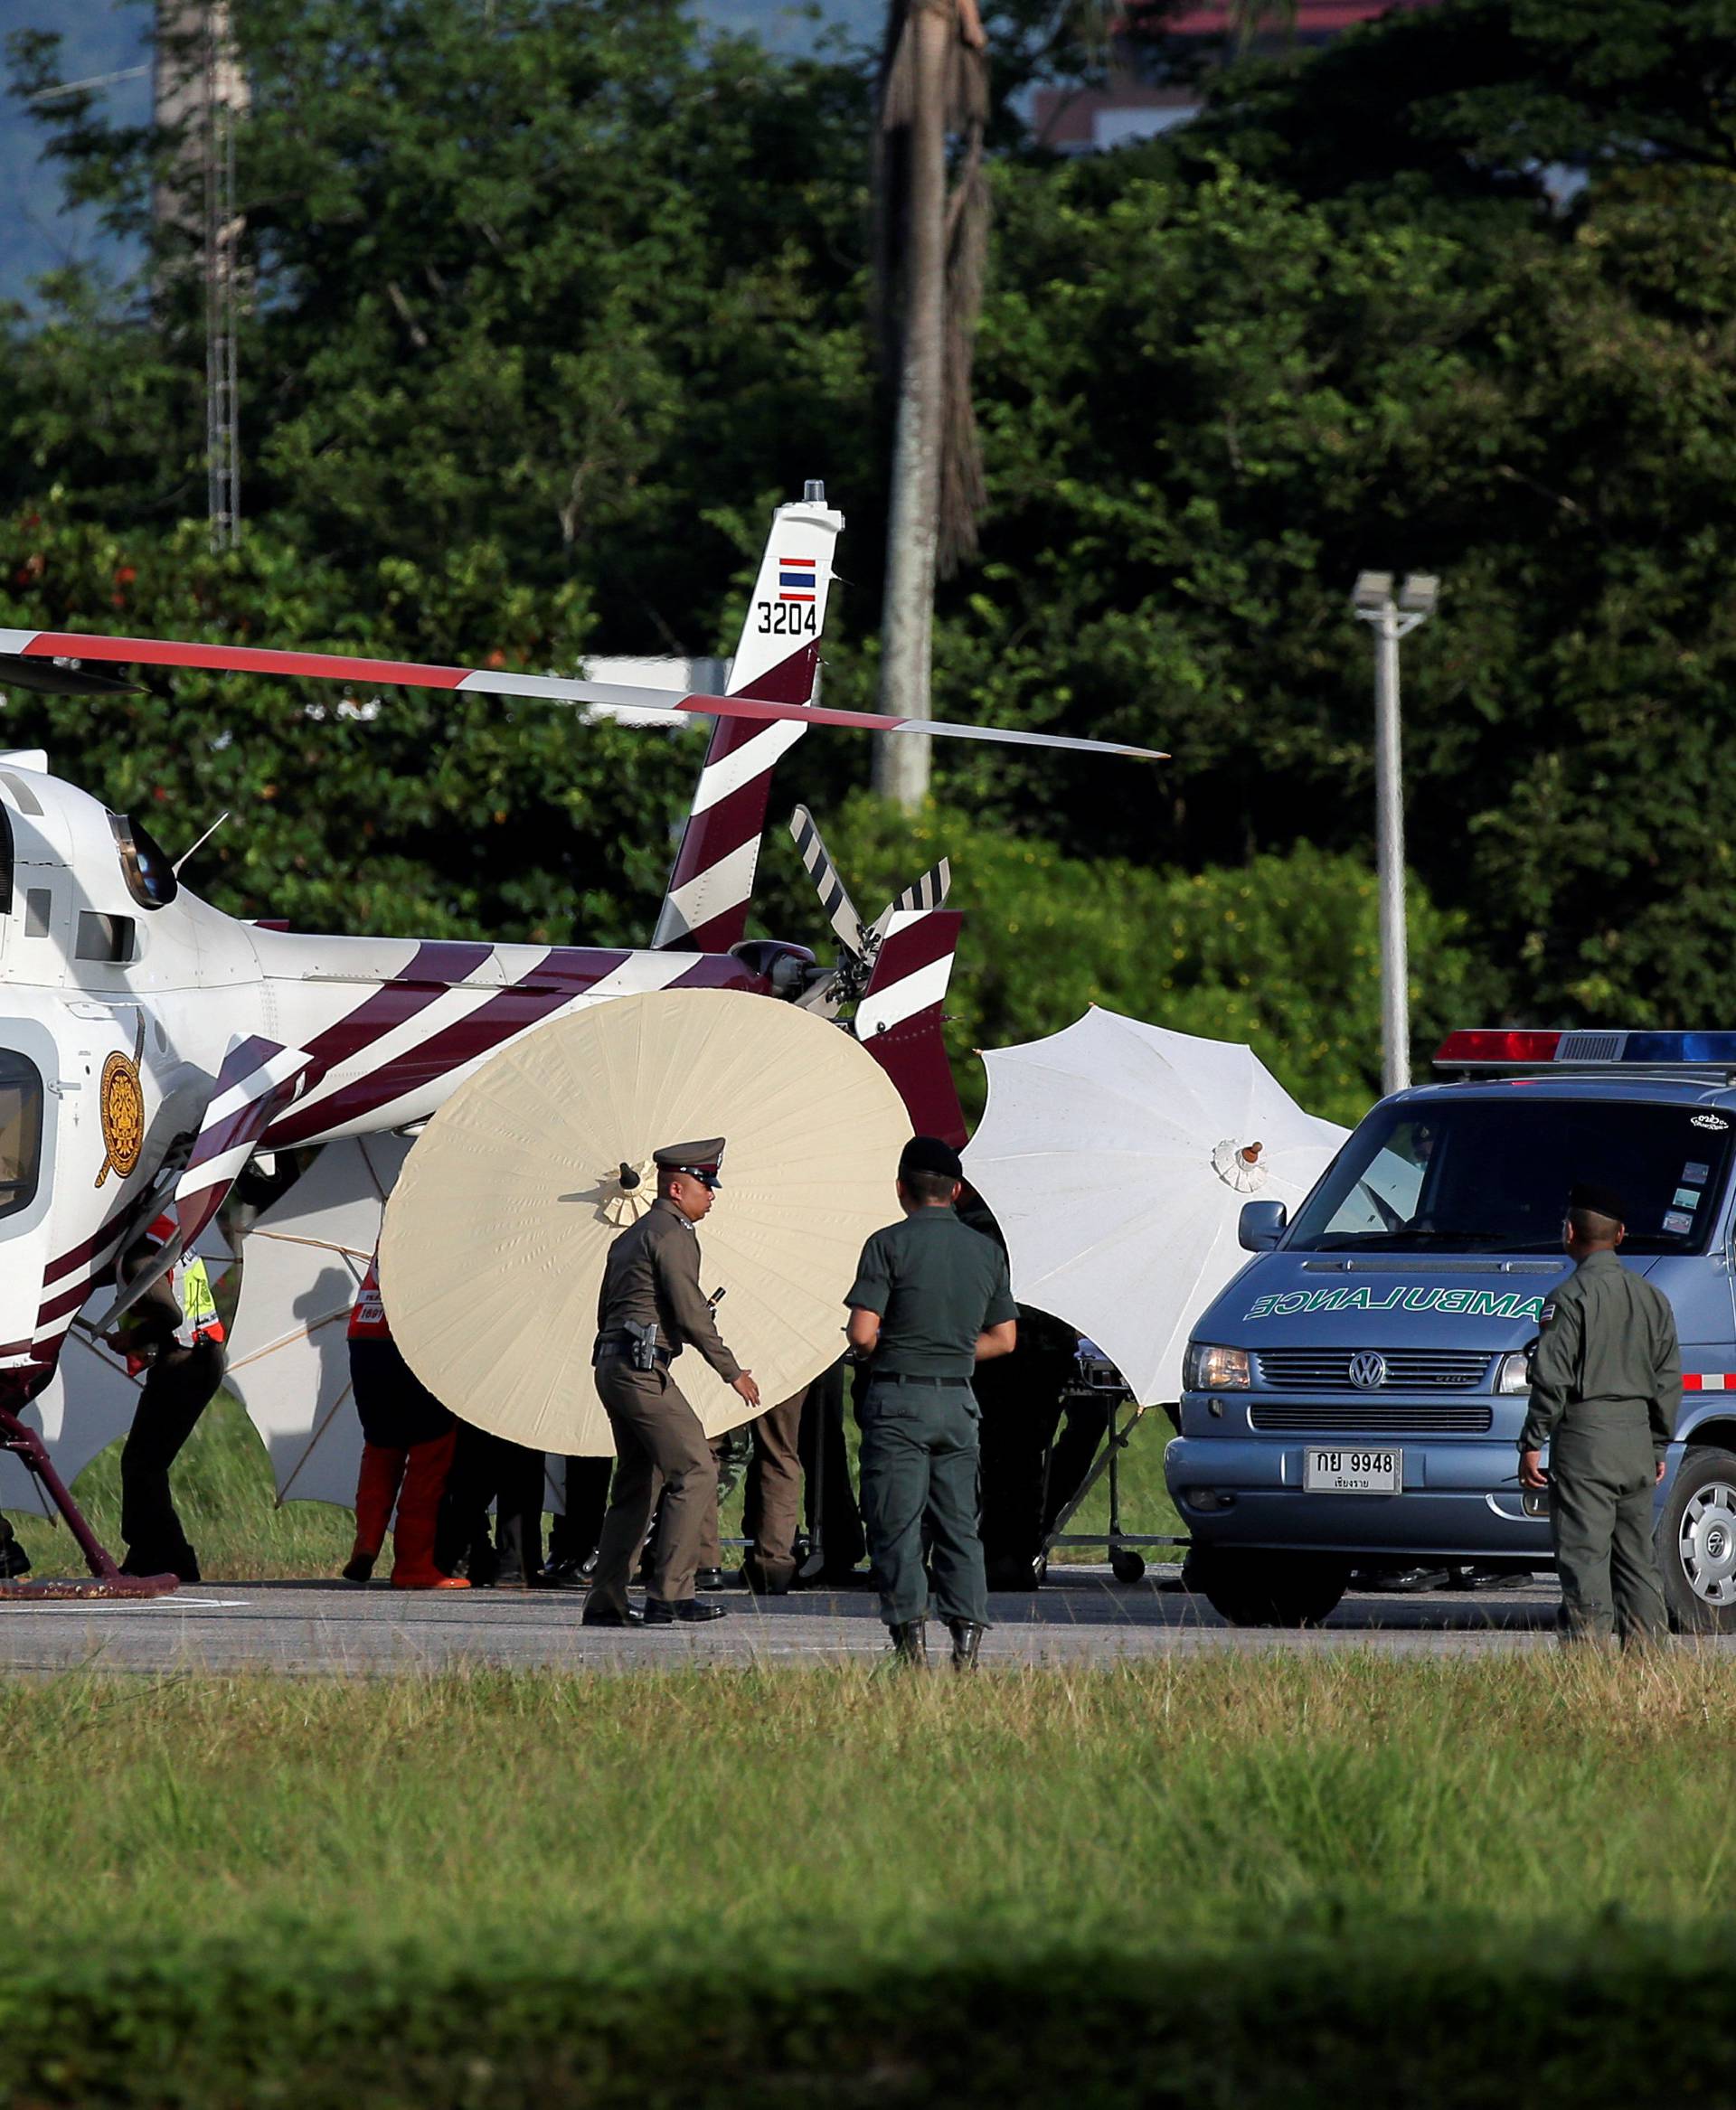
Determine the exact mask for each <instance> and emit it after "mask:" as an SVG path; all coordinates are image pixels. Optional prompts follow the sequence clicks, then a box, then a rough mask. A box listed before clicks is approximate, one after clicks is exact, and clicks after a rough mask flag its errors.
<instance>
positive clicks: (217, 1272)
mask: <svg viewBox="0 0 1736 2110" xmlns="http://www.w3.org/2000/svg"><path fill="white" fill-rule="evenodd" d="M193 1250H194V1251H195V1252H196V1253H197V1254H198V1255H199V1257H200V1258H201V1259H203V1261H204V1263H205V1267H206V1269H207V1271H208V1272H209V1274H210V1276H211V1279H212V1284H213V1286H214V1285H216V1284H218V1283H220V1282H221V1281H222V1277H223V1271H224V1269H225V1268H227V1267H228V1266H229V1264H230V1258H231V1256H230V1249H229V1243H228V1241H227V1239H225V1238H224V1237H223V1235H222V1232H221V1231H220V1230H219V1229H218V1228H217V1226H216V1225H215V1224H214V1223H212V1224H208V1225H207V1226H206V1227H205V1229H204V1230H203V1231H202V1232H201V1233H200V1235H199V1237H198V1239H196V1240H195V1241H194V1244H193ZM114 1301H115V1292H114V1286H113V1285H112V1284H110V1283H105V1284H104V1285H103V1286H102V1287H101V1288H100V1289H99V1290H97V1291H95V1292H94V1293H93V1294H92V1295H91V1297H90V1301H89V1303H87V1304H86V1305H85V1306H84V1309H83V1310H82V1311H81V1312H80V1314H79V1315H78V1318H77V1319H76V1320H75V1321H74V1322H73V1325H72V1330H71V1333H69V1334H68V1335H67V1337H66V1340H65V1342H64V1344H63V1345H62V1347H61V1359H60V1361H59V1362H58V1363H57V1364H56V1365H55V1370H54V1375H53V1376H52V1378H51V1379H50V1380H48V1383H47V1384H46V1385H45V1386H44V1387H43V1388H42V1391H41V1392H39V1393H38V1394H37V1396H36V1398H35V1399H33V1400H32V1401H31V1403H30V1405H29V1406H28V1407H26V1408H25V1409H24V1412H23V1414H22V1415H20V1417H19V1419H20V1420H22V1421H24V1422H25V1423H26V1424H28V1426H29V1427H32V1428H33V1429H34V1430H35V1431H36V1433H37V1434H38V1435H39V1436H41V1437H42V1441H43V1443H44V1444H46V1445H47V1446H48V1455H49V1457H50V1459H51V1460H52V1464H53V1466H54V1470H55V1471H56V1472H57V1473H58V1474H60V1476H61V1479H62V1480H63V1481H65V1483H66V1484H67V1485H68V1486H69V1487H71V1484H72V1483H73V1482H74V1481H75V1480H76V1479H77V1478H78V1476H79V1474H80V1473H82V1472H83V1470H84V1468H85V1467H86V1466H87V1465H89V1464H90V1461H91V1459H92V1458H95V1457H98V1456H99V1455H101V1454H102V1452H104V1451H106V1450H107V1449H108V1448H109V1445H110V1444H112V1443H118V1441H119V1440H120V1438H121V1437H122V1436H125V1435H126V1434H127V1430H128V1429H130V1428H131V1427H132V1426H133V1415H134V1413H135V1411H136V1410H137V1406H138V1395H139V1393H140V1391H141V1390H142V1389H143V1387H144V1383H145V1374H144V1372H143V1371H140V1373H139V1374H138V1376H137V1377H132V1376H129V1375H128V1373H127V1359H126V1358H125V1356H121V1355H117V1354H116V1353H115V1352H114V1350H113V1349H112V1348H109V1347H108V1346H107V1345H105V1343H104V1342H100V1341H99V1340H97V1339H95V1338H94V1337H93V1336H92V1335H91V1334H90V1333H89V1332H88V1331H87V1329H88V1328H89V1327H90V1325H91V1324H93V1323H95V1321H96V1320H98V1319H99V1318H100V1317H101V1316H102V1315H103V1314H105V1313H106V1312H107V1311H108V1309H109V1305H111V1304H113V1303H114ZM0 1509H38V1510H41V1511H42V1514H43V1515H44V1516H46V1517H49V1518H51V1519H55V1518H58V1516H59V1514H60V1512H59V1511H58V1510H56V1509H55V1507H54V1505H53V1503H52V1502H50V1501H49V1499H48V1497H47V1495H46V1494H44V1493H43V1492H42V1484H41V1482H40V1481H38V1480H37V1479H36V1477H35V1475H34V1474H31V1473H28V1472H26V1471H25V1469H24V1465H22V1464H21V1463H20V1462H19V1460H18V1459H17V1458H15V1457H14V1456H13V1455H12V1453H11V1452H10V1451H0Z"/></svg>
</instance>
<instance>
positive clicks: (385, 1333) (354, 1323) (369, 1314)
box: [350, 1253, 392, 1341]
mask: <svg viewBox="0 0 1736 2110" xmlns="http://www.w3.org/2000/svg"><path fill="white" fill-rule="evenodd" d="M350 1339H351V1340H352V1341H390V1340H391V1339H392V1328H391V1327H390V1326H389V1325H388V1324H387V1323H386V1307H385V1305H384V1304H383V1303H382V1301H381V1297H380V1256H379V1254H378V1253H376V1254H375V1255H374V1256H373V1259H372V1260H370V1261H369V1262H368V1271H367V1273H366V1274H365V1275H364V1276H363V1277H362V1286H361V1288H360V1289H359V1290H357V1291H356V1293H355V1305H354V1310H352V1312H351V1313H350Z"/></svg>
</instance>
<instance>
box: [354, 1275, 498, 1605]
mask: <svg viewBox="0 0 1736 2110" xmlns="http://www.w3.org/2000/svg"><path fill="white" fill-rule="evenodd" d="M349 1348H350V1389H351V1390H352V1391H353V1392H354V1395H355V1411H356V1414H357V1416H358V1418H360V1420H361V1423H362V1436H363V1445H362V1471H361V1474H360V1475H359V1477H358V1478H357V1481H356V1487H355V1545H354V1549H353V1550H352V1551H351V1554H350V1559H349V1565H348V1566H347V1567H346V1568H344V1581H345V1582H354V1583H364V1582H368V1581H370V1580H371V1579H372V1578H373V1564H374V1562H375V1561H376V1560H378V1559H379V1558H380V1549H381V1547H382V1546H383V1545H384V1544H385V1540H386V1527H387V1525H388V1524H390V1523H391V1522H392V1504H393V1503H394V1502H395V1503H396V1504H397V1507H398V1521H397V1524H396V1526H395V1528H394V1529H393V1531H392V1588H393V1589H395V1590H465V1589H468V1588H469V1587H470V1586H469V1584H468V1583H467V1581H466V1580H465V1579H464V1578H462V1577H461V1576H452V1575H445V1574H442V1573H441V1571H440V1569H439V1568H437V1567H436V1566H435V1564H434V1524H435V1519H436V1517H437V1516H438V1514H439V1507H440V1497H441V1495H442V1494H443V1493H445V1491H446V1476H447V1474H448V1472H449V1471H450V1470H451V1466H452V1452H453V1448H454V1446H455V1445H456V1444H457V1441H458V1424H457V1422H456V1421H455V1420H454V1419H453V1418H452V1416H451V1415H450V1414H449V1413H448V1411H447V1409H446V1408H444V1407H442V1406H441V1405H440V1403H439V1400H438V1399H436V1398H435V1397H434V1395H433V1393H432V1392H430V1391H429V1389H428V1388H427V1386H426V1385H424V1384H423V1383H422V1381H421V1380H420V1378H418V1377H417V1375H416V1373H415V1371H412V1370H411V1369H410V1365H409V1364H408V1363H407V1362H406V1361H404V1356H403V1351H402V1350H401V1348H400V1347H399V1346H398V1343H397V1342H395V1341H394V1340H393V1339H392V1328H391V1326H390V1325H389V1324H388V1323H386V1307H385V1305H383V1304H382V1301H381V1297H380V1256H379V1254H378V1253H375V1255H374V1257H373V1259H372V1260H371V1261H369V1263H368V1271H367V1273H366V1274H365V1275H364V1276H363V1278H362V1287H361V1289H360V1291H359V1292H358V1293H357V1295H356V1299H355V1307H354V1310H353V1311H352V1312H351V1314H350V1341H349Z"/></svg>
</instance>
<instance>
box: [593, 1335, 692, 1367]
mask: <svg viewBox="0 0 1736 2110" xmlns="http://www.w3.org/2000/svg"><path fill="white" fill-rule="evenodd" d="M652 1354H653V1355H654V1357H655V1358H656V1362H657V1364H658V1366H659V1367H660V1368H661V1369H664V1370H667V1369H668V1367H669V1364H670V1362H671V1361H672V1360H673V1359H674V1354H675V1351H674V1350H673V1349H669V1348H657V1349H654V1350H653V1351H652ZM632 1355H633V1342H632V1339H631V1337H630V1336H629V1335H628V1334H626V1333H599V1335H598V1336H597V1344H596V1346H595V1347H594V1348H593V1349H592V1350H591V1352H590V1361H591V1365H592V1368H593V1369H594V1368H595V1367H596V1365H597V1364H598V1363H599V1362H627V1361H631V1359H632Z"/></svg>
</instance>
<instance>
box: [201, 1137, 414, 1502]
mask: <svg viewBox="0 0 1736 2110" xmlns="http://www.w3.org/2000/svg"><path fill="white" fill-rule="evenodd" d="M409 1154H410V1143H409V1141H408V1139H407V1138H406V1137H404V1136H401V1135H364V1136H360V1137H353V1138H351V1139H350V1140H348V1141H345V1142H343V1143H328V1144H326V1145H325V1148H324V1149H323V1150H322V1151H321V1152H320V1153H319V1154H318V1156H317V1157H316V1159H315V1160H314V1162H313V1163H312V1164H311V1165H309V1166H308V1168H307V1171H306V1172H305V1173H303V1174H302V1175H301V1177H300V1179H298V1180H297V1182H296V1183H295V1185H294V1186H293V1187H291V1188H290V1190H289V1191H288V1193H287V1194H283V1195H280V1196H279V1197H278V1200H277V1201H274V1202H273V1203H272V1204H271V1206H270V1207H269V1209H266V1210H261V1212H260V1213H259V1216H257V1217H256V1218H255V1219H254V1220H253V1225H252V1228H251V1229H250V1230H249V1231H248V1233H247V1236H246V1238H245V1239H244V1240H243V1242H242V1246H241V1301H240V1303H239V1304H238V1305H237V1306H236V1311H235V1323H234V1325H233V1327H232V1328H231V1333H230V1347H229V1386H230V1389H231V1391H233V1392H235V1393H237V1394H239V1396H240V1398H241V1403H242V1405H243V1406H244V1407H245V1408H247V1412H248V1417H249V1418H250V1420H251V1422H252V1424H253V1426H254V1427H255V1428H257V1429H258V1430H259V1434H260V1436H262V1437H263V1438H264V1440H265V1447H266V1449H267V1450H268V1451H269V1453H270V1455H271V1472H272V1476H273V1477H274V1478H275V1480H276V1482H277V1485H278V1501H279V1502H340V1503H342V1504H344V1506H345V1507H348V1506H350V1505H351V1504H353V1503H354V1501H355V1475H356V1468H357V1466H358V1465H360V1463H361V1459H362V1430H361V1427H360V1424H359V1423H358V1422H357V1420H356V1418H355V1411H354V1408H353V1407H352V1406H351V1404H350V1355H349V1346H348V1336H349V1322H350V1307H351V1306H352V1305H354V1302H355V1293H356V1291H357V1290H358V1289H359V1288H360V1286H361V1283H362V1277H363V1275H364V1274H366V1272H367V1267H368V1262H369V1260H370V1258H372V1257H373V1248H374V1246H375V1244H376V1243H377V1241H378V1239H379V1237H380V1220H381V1218H382V1215H383V1214H384V1212H385V1206H386V1196H387V1195H388V1194H389V1193H390V1192H392V1182H394V1181H395V1180H396V1179H397V1177H398V1173H399V1172H400V1170H401V1167H402V1165H403V1162H404V1159H405V1158H406V1157H407V1156H408V1155H409Z"/></svg>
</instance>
